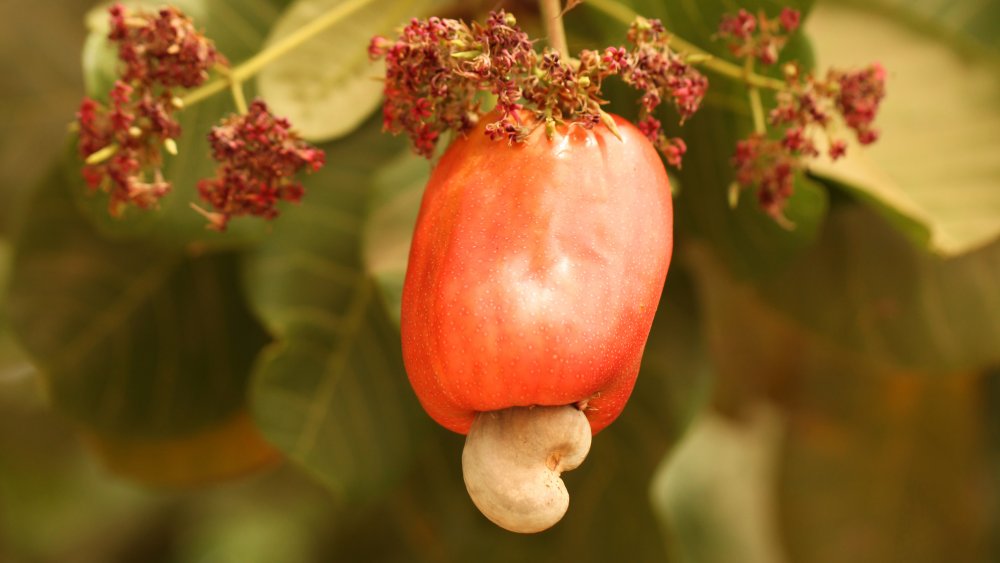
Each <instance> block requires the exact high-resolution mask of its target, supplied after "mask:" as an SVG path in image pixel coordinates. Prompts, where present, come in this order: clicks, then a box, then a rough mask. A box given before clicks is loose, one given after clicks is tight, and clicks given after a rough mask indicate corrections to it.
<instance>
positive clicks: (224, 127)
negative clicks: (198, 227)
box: [192, 100, 325, 231]
mask: <svg viewBox="0 0 1000 563" xmlns="http://www.w3.org/2000/svg"><path fill="white" fill-rule="evenodd" d="M209 143H210V144H211V146H212V156H213V158H214V159H215V160H216V161H218V162H219V163H220V164H219V168H218V170H217V172H216V176H215V178H212V179H208V180H201V181H199V182H198V193H199V194H200V195H201V198H202V199H203V200H205V201H206V202H208V203H209V204H210V205H211V206H212V208H213V209H214V211H205V210H203V209H201V208H199V207H197V206H194V205H193V204H192V205H193V207H194V208H195V209H196V210H197V211H199V212H201V213H202V214H203V215H204V216H205V217H206V218H207V219H208V220H209V228H212V229H215V230H219V231H223V230H225V229H226V225H227V224H228V222H229V220H230V219H231V218H232V217H236V216H240V215H254V216H257V217H263V218H265V219H273V218H274V217H277V215H278V210H277V208H276V207H275V204H276V203H277V202H278V201H281V200H284V201H294V202H297V201H299V200H300V199H301V198H302V195H303V193H304V190H303V187H302V184H301V183H299V182H297V181H296V180H295V179H294V177H295V175H296V174H297V173H298V172H299V171H300V170H302V169H303V168H308V170H309V171H316V170H319V169H320V168H321V167H322V166H323V163H324V160H325V157H324V154H323V151H321V150H319V149H317V148H314V147H311V146H309V145H308V144H307V143H305V142H304V141H302V140H301V139H300V138H299V137H298V136H297V135H296V134H295V133H294V132H293V131H292V130H291V124H290V123H289V122H288V120H286V119H282V118H276V117H274V116H273V115H272V114H271V112H270V111H269V110H268V108H267V105H266V104H265V103H264V102H263V101H261V100H255V101H254V102H252V103H251V104H250V106H249V108H248V112H247V113H246V114H245V115H233V116H230V117H228V118H226V119H225V120H223V122H222V123H221V124H220V125H218V126H216V127H213V128H212V132H211V133H210V134H209Z"/></svg>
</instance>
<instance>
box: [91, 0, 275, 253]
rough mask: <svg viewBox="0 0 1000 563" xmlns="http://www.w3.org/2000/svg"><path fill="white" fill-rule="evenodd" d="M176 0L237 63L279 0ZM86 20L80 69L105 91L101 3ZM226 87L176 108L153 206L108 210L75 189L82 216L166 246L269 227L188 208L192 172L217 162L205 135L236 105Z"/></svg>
mask: <svg viewBox="0 0 1000 563" xmlns="http://www.w3.org/2000/svg"><path fill="white" fill-rule="evenodd" d="M180 4H181V7H182V8H184V9H185V10H186V11H187V13H188V14H189V15H190V16H191V17H192V19H193V20H194V22H195V26H196V27H198V28H199V29H203V30H204V32H205V35H206V36H207V37H209V38H210V39H212V40H213V41H214V42H215V45H216V47H217V48H218V49H219V51H220V52H221V53H222V54H224V55H225V56H226V57H227V58H228V59H229V60H230V62H231V63H232V64H233V65H236V64H239V63H240V62H241V61H243V60H244V59H246V58H248V57H250V56H251V55H253V54H254V53H256V52H257V51H259V49H260V47H261V45H262V44H263V42H264V37H265V35H266V34H267V31H268V29H269V28H270V26H271V23H272V22H273V21H274V19H275V18H277V16H278V13H279V10H280V5H281V4H282V2H281V1H280V0H249V1H246V0H187V1H185V2H181V3H180ZM131 5H132V6H135V7H136V8H141V7H145V8H149V7H158V6H159V5H160V2H153V1H151V0H149V1H147V0H143V1H142V2H133V3H131ZM88 22H89V25H90V27H91V31H90V36H89V37H88V39H87V45H86V47H85V49H84V57H83V62H84V76H85V78H86V83H87V86H88V89H89V94H90V95H92V96H97V97H99V98H105V97H106V96H107V88H108V87H109V85H110V84H111V83H112V81H113V79H114V73H115V72H116V64H115V57H116V50H115V48H114V45H113V44H111V43H110V42H109V41H107V39H106V38H105V37H106V35H107V25H108V23H107V16H106V7H104V6H102V7H99V8H95V9H94V10H93V11H92V12H91V14H90V16H89V17H88ZM109 73H110V75H109ZM216 78H217V77H216ZM247 86H248V88H247V90H248V91H247V95H248V96H251V95H253V88H252V85H247ZM227 92H228V89H227V90H223V91H222V93H219V94H216V95H215V96H214V97H211V98H208V99H206V100H204V101H201V102H199V103H197V104H193V105H191V106H189V107H186V108H185V109H184V110H182V111H180V112H179V113H178V114H177V115H178V118H179V120H180V124H181V128H182V134H181V137H180V139H177V147H178V154H177V156H170V155H168V154H166V153H164V167H163V173H164V176H165V177H166V178H167V180H169V181H170V182H171V183H172V184H173V191H172V192H171V193H170V194H168V195H167V196H166V197H164V198H163V199H162V200H161V202H160V208H159V209H158V210H155V211H143V210H140V209H129V210H127V211H126V213H125V215H124V216H123V217H122V218H118V219H116V218H113V217H111V216H109V215H108V211H107V197H106V196H104V195H90V194H88V193H87V191H86V190H79V191H78V192H77V195H78V199H79V200H80V202H81V204H82V205H83V207H84V209H85V210H86V211H87V216H88V217H89V218H90V219H91V220H92V221H93V222H94V224H95V225H97V226H98V228H99V229H100V230H101V232H102V233H104V234H105V235H107V236H111V237H116V238H139V237H141V238H146V239H148V240H155V241H157V242H158V243H160V244H163V245H165V246H170V247H173V248H182V247H185V246H189V245H198V246H200V247H209V248H233V247H240V246H245V245H246V244H248V243H251V242H253V241H255V240H258V239H259V238H261V237H262V236H264V235H265V234H266V233H267V232H268V231H269V224H268V223H267V222H266V221H262V220H259V219H238V220H235V221H233V222H231V223H230V227H229V229H228V231H227V232H226V233H217V232H215V231H209V230H207V229H206V228H205V225H206V221H205V219H204V217H202V216H201V215H199V214H198V213H195V212H194V211H193V210H192V209H191V208H190V203H192V202H195V203H199V202H200V199H199V196H198V192H197V183H198V180H199V179H201V178H211V177H214V175H215V166H216V163H215V161H213V160H212V158H211V151H210V148H209V146H208V141H207V135H208V133H209V130H210V129H211V127H212V125H214V124H215V123H217V122H218V121H219V120H220V119H221V118H223V117H224V116H226V115H228V114H230V113H232V112H233V111H235V110H234V105H233V102H232V99H231V97H230V96H229V94H228V93H227ZM178 94H181V92H178ZM80 165H81V166H82V163H81V164H80Z"/></svg>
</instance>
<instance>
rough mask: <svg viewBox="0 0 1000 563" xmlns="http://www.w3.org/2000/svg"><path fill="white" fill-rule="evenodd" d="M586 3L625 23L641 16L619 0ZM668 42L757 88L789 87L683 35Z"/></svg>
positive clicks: (725, 74)
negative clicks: (726, 58)
mask: <svg viewBox="0 0 1000 563" xmlns="http://www.w3.org/2000/svg"><path fill="white" fill-rule="evenodd" d="M584 5H586V6H590V7H592V8H594V9H596V10H598V11H600V12H603V13H604V14H605V15H608V16H611V17H612V18H613V19H616V20H618V21H619V22H621V23H623V24H625V25H631V23H632V22H633V21H635V19H636V18H637V17H638V16H639V14H636V13H635V12H634V11H632V9H631V8H629V7H628V6H625V5H624V4H621V3H619V2H617V1H616V0H587V1H586V2H584ZM668 44H669V45H670V47H671V48H672V49H674V50H675V51H680V52H684V53H687V54H689V55H697V56H698V57H699V58H701V57H704V60H702V61H699V63H698V64H700V65H701V66H704V67H705V68H706V69H707V70H710V71H712V72H714V73H715V74H718V75H721V76H725V77H727V78H732V79H733V80H737V81H739V82H743V83H745V84H747V85H748V86H753V87H757V88H767V89H769V90H779V91H780V90H786V89H787V88H788V86H787V85H786V84H785V83H784V82H783V81H781V80H778V79H777V78H771V77H770V76H763V75H760V74H755V73H750V74H747V73H745V72H744V71H743V69H742V68H740V67H739V65H735V64H733V63H731V62H729V61H727V60H724V59H719V58H716V57H715V56H714V55H712V54H711V53H709V52H708V51H706V50H704V49H702V48H701V47H699V46H697V45H695V44H694V43H691V42H690V41H687V40H686V39H684V38H682V37H678V36H677V35H673V34H671V36H670V39H669V40H668Z"/></svg>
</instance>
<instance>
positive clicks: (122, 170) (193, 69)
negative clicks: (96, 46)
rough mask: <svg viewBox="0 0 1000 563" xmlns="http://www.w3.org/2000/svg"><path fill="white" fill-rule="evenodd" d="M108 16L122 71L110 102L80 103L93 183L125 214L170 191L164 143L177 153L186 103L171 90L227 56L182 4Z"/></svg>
mask: <svg viewBox="0 0 1000 563" xmlns="http://www.w3.org/2000/svg"><path fill="white" fill-rule="evenodd" d="M109 14H110V20H111V29H110V32H109V34H108V38H109V39H111V40H112V41H115V42H116V43H117V44H118V57H119V60H120V61H121V63H122V66H123V71H122V72H121V77H120V79H119V80H117V81H116V82H115V83H114V86H113V87H112V89H111V92H110V93H109V96H108V98H109V100H108V103H107V105H105V104H101V103H100V102H98V101H96V100H93V99H91V98H84V100H83V102H82V103H81V104H80V108H79V110H78V111H77V126H78V128H79V143H78V149H79V152H80V156H81V157H83V158H84V159H85V162H86V165H85V166H84V169H83V176H84V179H85V180H86V182H87V185H88V186H89V187H90V188H91V190H97V189H100V190H102V191H105V192H107V193H108V194H109V204H108V207H109V211H110V213H111V214H112V215H114V216H118V215H121V213H122V212H123V211H124V208H125V206H126V205H128V204H133V205H136V206H138V207H140V208H144V209H148V208H151V207H155V206H156V204H157V202H158V201H159V200H160V198H162V197H163V196H164V195H165V194H166V193H168V192H169V191H170V184H169V183H168V182H166V181H165V180H164V179H163V175H162V173H161V172H160V167H161V164H162V156H161V148H162V149H165V150H167V151H168V152H171V153H172V152H176V143H175V139H177V138H178V137H179V136H180V133H181V128H180V125H179V124H178V122H177V120H176V119H175V117H174V113H175V112H176V111H177V110H178V109H179V108H180V105H181V104H180V100H179V99H178V98H176V97H175V96H174V94H173V92H172V90H171V89H172V88H175V87H184V88H189V87H193V86H197V85H199V84H201V83H202V82H204V81H205V79H206V78H207V77H208V74H207V69H208V68H209V67H211V66H213V65H216V64H220V63H222V62H224V59H223V58H222V57H221V55H219V54H218V53H217V52H216V51H215V47H214V46H213V44H212V42H211V41H209V40H208V39H206V38H205V37H204V36H202V35H201V34H200V33H198V32H197V31H196V30H195V28H194V25H193V24H192V22H191V20H190V19H188V18H187V17H185V16H184V15H183V14H182V13H180V12H179V11H178V10H176V9H175V8H164V9H162V10H160V11H159V12H157V13H156V14H145V13H135V14H133V13H130V12H128V11H127V10H126V9H125V8H124V7H122V6H121V5H120V4H115V5H114V6H112V7H111V9H110V10H109Z"/></svg>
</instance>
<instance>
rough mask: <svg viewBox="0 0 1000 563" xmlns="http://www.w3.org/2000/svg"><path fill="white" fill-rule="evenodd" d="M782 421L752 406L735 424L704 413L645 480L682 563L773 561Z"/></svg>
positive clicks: (777, 542) (777, 561)
mask: <svg viewBox="0 0 1000 563" xmlns="http://www.w3.org/2000/svg"><path fill="white" fill-rule="evenodd" d="M783 430H784V428H783V425H782V419H781V417H780V416H779V414H778V413H777V412H775V410H774V409H773V408H771V409H769V408H767V407H765V406H762V405H758V406H757V407H756V408H754V409H748V412H747V413H745V414H744V416H742V417H741V418H740V419H739V420H731V419H729V418H727V417H725V416H722V415H720V414H718V413H715V412H707V413H705V414H704V415H702V416H701V417H699V418H698V420H697V421H696V422H695V424H694V426H693V427H692V429H691V431H690V433H689V434H688V435H687V436H686V437H685V438H684V441H683V442H682V443H681V444H680V446H679V447H678V448H677V450H676V451H675V452H673V454H672V455H670V456H668V457H666V458H664V460H663V463H662V464H661V465H660V468H659V469H658V470H657V473H656V478H655V479H654V481H653V486H652V497H653V504H654V505H655V507H656V509H657V513H658V514H659V516H660V518H661V520H662V521H663V524H664V526H665V527H666V528H667V530H669V531H670V532H671V533H672V534H673V536H674V537H676V538H677V545H676V552H677V553H678V554H680V555H681V556H680V557H679V559H680V560H681V561H686V562H687V563H728V562H730V561H741V562H744V563H781V562H782V561H784V557H783V556H782V554H783V550H784V549H783V546H782V544H781V537H780V535H779V525H778V514H777V511H776V506H775V502H774V497H775V493H776V490H775V489H776V486H775V485H776V480H777V469H778V467H777V466H778V463H777V459H776V458H777V454H778V451H779V448H780V447H781V441H782V437H783Z"/></svg>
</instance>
